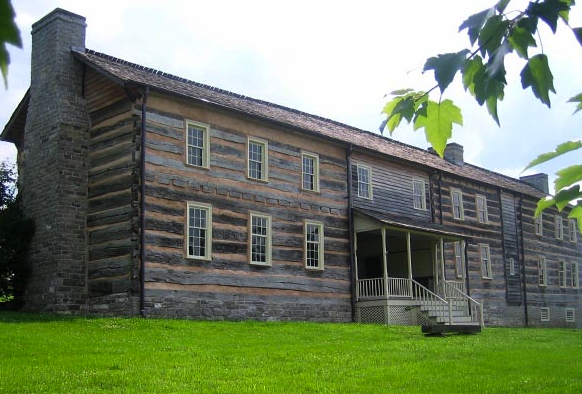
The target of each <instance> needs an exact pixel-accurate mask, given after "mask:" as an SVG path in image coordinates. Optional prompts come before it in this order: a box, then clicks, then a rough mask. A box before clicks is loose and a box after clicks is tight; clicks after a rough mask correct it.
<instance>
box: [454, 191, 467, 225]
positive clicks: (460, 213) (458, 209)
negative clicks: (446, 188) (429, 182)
mask: <svg viewBox="0 0 582 394" xmlns="http://www.w3.org/2000/svg"><path fill="white" fill-rule="evenodd" d="M451 202H452V208H453V218H454V219H458V220H464V219H465V211H464V209H463V193H462V192H461V191H460V190H459V189H451Z"/></svg>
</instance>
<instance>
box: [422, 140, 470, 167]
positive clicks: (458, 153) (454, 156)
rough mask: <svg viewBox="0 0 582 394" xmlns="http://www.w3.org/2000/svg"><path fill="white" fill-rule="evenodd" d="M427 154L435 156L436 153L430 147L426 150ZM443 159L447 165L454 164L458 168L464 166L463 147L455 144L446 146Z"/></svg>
mask: <svg viewBox="0 0 582 394" xmlns="http://www.w3.org/2000/svg"><path fill="white" fill-rule="evenodd" d="M427 150H428V152H429V153H432V154H434V155H436V154H437V153H436V151H435V150H434V149H433V148H432V147H430V148H428V149H427ZM444 159H445V160H446V161H448V162H449V163H453V164H456V165H458V166H462V165H463V164H465V160H464V159H463V145H459V144H457V143H456V142H451V143H449V144H447V146H446V148H445V157H444Z"/></svg>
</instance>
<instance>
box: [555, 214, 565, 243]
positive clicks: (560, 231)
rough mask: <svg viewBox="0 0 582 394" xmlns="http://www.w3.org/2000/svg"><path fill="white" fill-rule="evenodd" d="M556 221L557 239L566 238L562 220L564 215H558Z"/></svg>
mask: <svg viewBox="0 0 582 394" xmlns="http://www.w3.org/2000/svg"><path fill="white" fill-rule="evenodd" d="M554 223H555V227H556V239H564V221H563V220H562V216H560V215H556V217H555V218H554Z"/></svg>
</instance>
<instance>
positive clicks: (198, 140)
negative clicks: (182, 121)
mask: <svg viewBox="0 0 582 394" xmlns="http://www.w3.org/2000/svg"><path fill="white" fill-rule="evenodd" d="M209 152H210V132H209V127H208V125H205V124H202V123H198V122H194V121H191V120H187V121H186V163H187V164H190V165H192V166H197V167H204V168H208V167H209V160H208V156H209Z"/></svg>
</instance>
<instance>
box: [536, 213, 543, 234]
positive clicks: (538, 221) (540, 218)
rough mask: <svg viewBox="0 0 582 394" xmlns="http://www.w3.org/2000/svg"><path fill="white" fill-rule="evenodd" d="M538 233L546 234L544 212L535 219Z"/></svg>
mask: <svg viewBox="0 0 582 394" xmlns="http://www.w3.org/2000/svg"><path fill="white" fill-rule="evenodd" d="M535 228H536V235H539V236H542V235H544V213H543V212H541V213H540V215H539V216H537V217H536V219H535Z"/></svg>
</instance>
